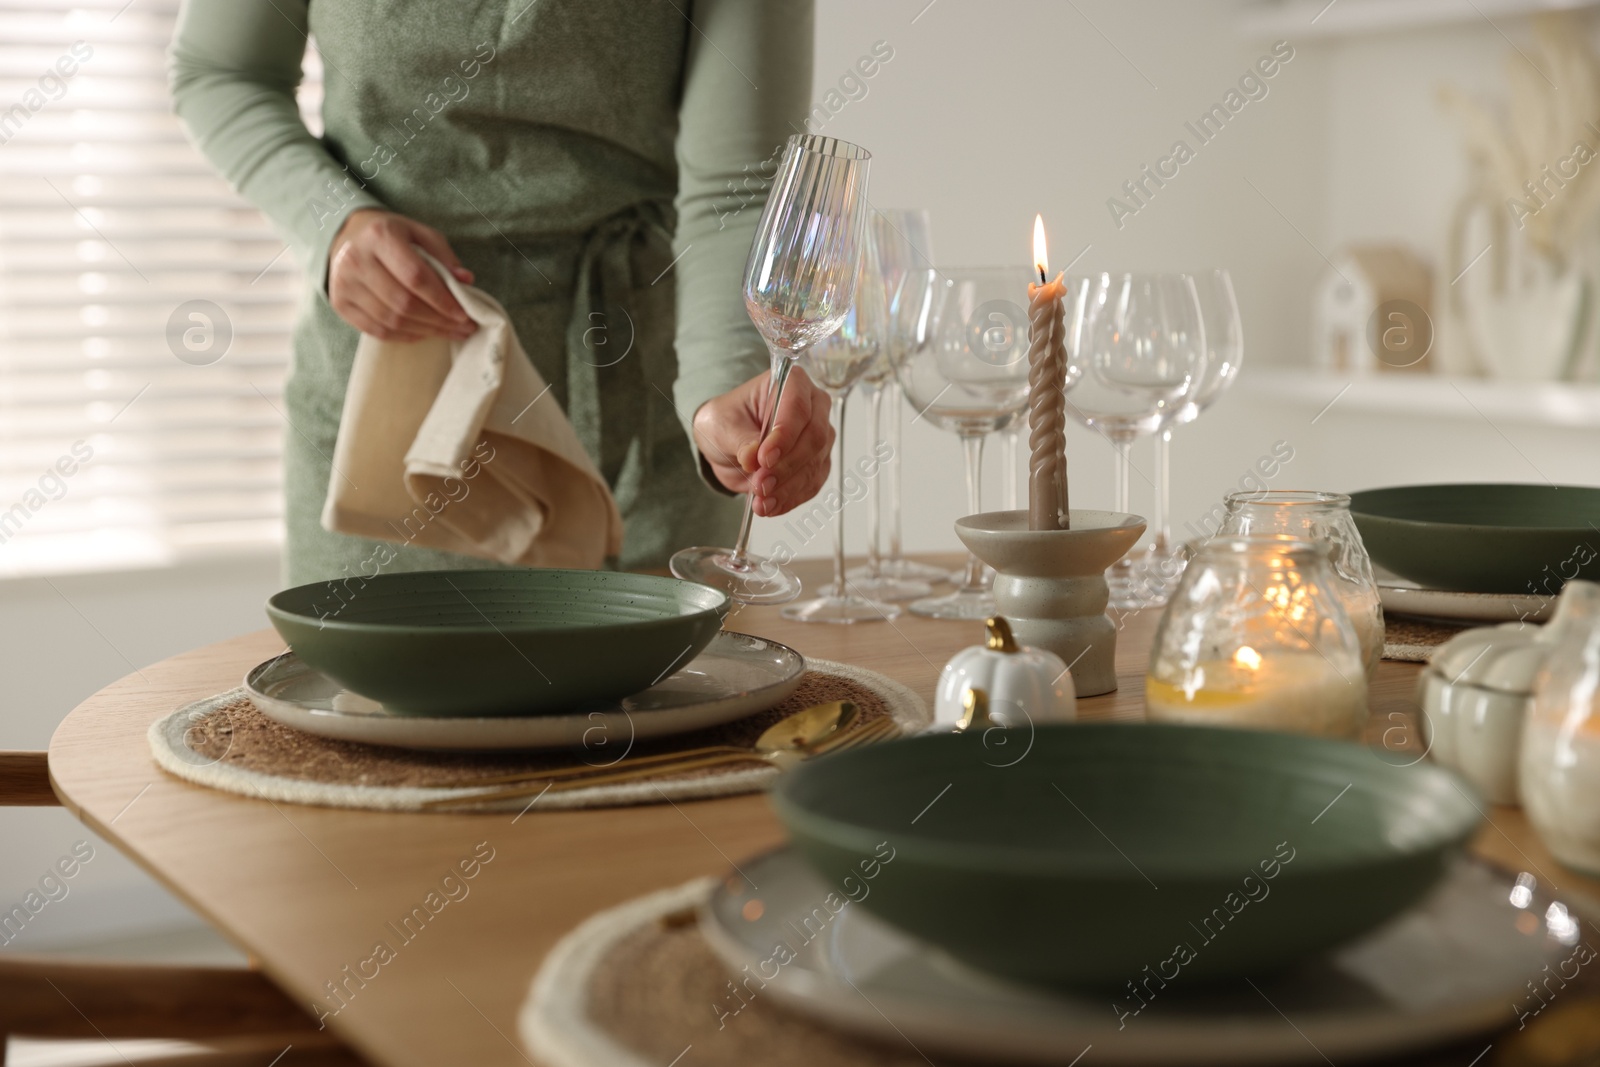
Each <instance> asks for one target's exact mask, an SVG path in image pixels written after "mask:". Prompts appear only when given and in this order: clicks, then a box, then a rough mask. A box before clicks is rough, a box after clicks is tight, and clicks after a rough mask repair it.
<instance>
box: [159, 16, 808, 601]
mask: <svg viewBox="0 0 1600 1067" xmlns="http://www.w3.org/2000/svg"><path fill="white" fill-rule="evenodd" d="M811 32H812V31H811V3H810V0H666V2H665V3H663V2H661V0H477V2H452V3H448V4H441V3H437V2H435V0H337V2H332V0H319V2H317V3H315V4H312V3H311V2H310V0H185V3H184V6H183V10H182V14H181V15H180V18H179V22H178V31H177V36H176V39H175V41H174V43H173V48H172V61H171V62H172V92H173V98H174V100H175V101H176V109H177V112H178V114H179V115H180V116H181V118H182V119H183V121H184V123H185V124H186V126H187V127H188V129H189V132H190V135H191V137H193V138H194V140H195V141H196V143H197V144H198V145H199V146H200V148H201V150H202V151H203V152H205V153H206V155H207V156H208V157H209V158H210V159H211V161H212V162H213V163H214V164H215V165H216V166H217V167H218V168H219V169H220V170H221V171H222V173H223V174H224V175H225V176H226V177H227V178H228V180H229V181H230V182H232V183H233V185H234V186H235V187H236V188H237V189H238V190H239V191H240V192H241V193H242V194H243V195H244V196H245V197H247V198H248V199H250V200H251V201H252V202H253V203H255V204H256V205H257V206H258V207H260V208H261V210H262V211H264V212H265V213H266V214H267V215H268V217H269V218H271V219H272V221H273V222H274V223H275V224H276V225H277V226H278V228H279V229H280V230H281V231H282V232H283V233H284V234H285V235H286V236H287V238H288V239H289V241H290V242H291V244H292V245H293V246H295V248H296V249H297V251H298V252H299V253H300V255H301V256H302V257H303V259H304V262H305V264H306V274H307V277H308V278H309V280H310V282H311V294H310V296H309V298H308V300H307V301H306V303H305V305H304V307H303V310H302V312H301V315H300V318H299V322H298V323H297V326H296V330H295V341H294V362H293V368H292V371H291V374H290V377H289V381H288V384H287V386H286V395H285V401H286V404H287V409H288V410H287V416H288V421H289V423H290V429H289V430H288V431H287V432H286V435H285V441H286V445H285V481H286V485H287V497H288V499H287V527H288V539H287V546H286V559H287V564H286V565H287V575H288V580H289V581H290V582H291V583H293V584H299V583H304V582H310V581H316V580H320V579H326V578H334V577H338V576H340V575H342V574H351V573H356V571H357V567H358V566H359V562H360V561H362V560H368V559H371V558H372V557H373V554H374V550H375V549H376V548H377V547H378V546H377V545H376V544H375V543H373V542H369V541H364V540H362V539H359V538H354V537H347V536H344V535H340V534H335V533H331V532H329V531H326V530H323V529H322V528H321V526H320V524H319V521H318V520H319V516H320V514H321V510H322V503H323V498H324V495H325V493H326V492H327V487H328V479H329V476H330V473H331V471H330V459H329V457H330V456H332V454H333V449H334V441H335V438H336V436H337V433H338V425H339V415H340V411H341V409H342V407H343V403H344V391H345V386H346V383H347V381H348V379H349V374H350V367H351V362H352V360H353V358H354V354H355V348H356V342H357V339H358V336H359V334H360V333H368V334H371V335H373V336H374V337H378V338H380V339H396V340H417V339H420V338H423V337H428V336H440V335H443V336H450V337H465V336H468V335H469V334H470V333H471V331H472V330H474V329H475V328H476V327H475V325H474V324H473V323H472V322H471V321H470V320H469V319H468V318H467V317H466V315H465V313H464V312H463V311H462V309H461V307H460V306H459V305H458V304H457V303H456V301H455V299H454V298H453V297H452V296H451V295H450V293H449V290H448V288H447V287H446V286H445V285H444V284H443V282H442V281H441V280H440V279H439V277H438V276H437V275H436V274H435V273H433V272H432V270H430V269H429V268H428V267H427V266H426V264H425V263H424V261H423V260H422V258H421V257H420V256H419V255H418V254H417V252H416V251H415V248H414V247H413V246H420V247H421V248H423V249H426V250H427V251H428V252H429V253H431V254H432V255H433V256H434V257H435V258H436V259H438V260H439V261H440V262H441V263H443V264H445V265H446V266H447V267H448V268H449V269H450V270H451V271H452V272H453V273H454V274H455V276H456V277H457V278H458V279H460V280H461V281H463V282H467V283H470V284H473V285H477V286H479V287H480V288H482V289H484V290H485V291H487V292H488V293H489V294H490V295H492V296H494V297H495V298H496V299H497V300H499V302H500V303H501V304H502V305H504V306H505V308H506V309H507V311H508V312H509V314H510V316H511V319H512V324H513V325H514V326H515V328H516V330H517V334H518V337H519V338H520V339H521V341H522V344H523V347H524V348H525V349H526V350H527V351H528V353H529V356H530V358H531V359H532V360H533V362H534V364H535V366H536V367H537V369H538V371H539V373H540V374H541V375H542V376H543V377H544V380H545V381H546V382H548V383H549V384H550V386H551V394H552V396H553V397H554V398H555V399H556V400H557V401H558V402H559V403H560V404H561V405H562V407H563V409H564V410H565V411H566V412H567V415H568V417H569V418H570V419H571V420H572V423H573V425H574V427H575V428H576V429H577V431H578V435H579V438H580V439H581V440H582V441H583V442H584V444H585V446H586V447H587V449H588V451H589V453H590V455H591V456H592V457H593V458H594V460H595V462H596V464H597V465H598V467H599V469H600V471H601V473H602V474H603V475H604V476H605V478H606V480H607V481H608V482H609V483H610V485H611V487H612V491H613V492H614V494H615V495H616V499H617V504H618V506H619V508H620V509H621V512H622V516H623V520H624V529H625V536H624V543H623V552H622V556H621V558H620V560H619V561H618V563H619V564H620V565H621V566H624V567H637V566H661V565H662V564H663V563H664V562H665V561H666V559H667V557H668V556H670V555H671V553H672V552H673V551H674V550H675V549H677V548H680V547H683V546H685V545H690V544H707V543H711V544H717V543H727V541H728V539H729V538H731V537H732V536H733V534H734V530H735V527H736V524H737V519H738V513H739V503H738V502H737V501H736V500H735V499H734V498H733V494H735V493H743V492H754V493H755V494H756V513H757V514H758V515H777V514H781V513H783V512H785V511H787V510H789V509H790V508H792V507H794V506H796V505H797V504H800V503H802V502H804V501H805V500H808V499H810V497H811V496H813V495H814V494H815V493H816V491H817V490H818V488H820V486H821V485H822V482H823V480H824V478H825V477H826V475H827V470H828V451H829V448H830V447H831V442H832V439H833V434H832V430H831V429H830V428H829V426H828V421H827V417H828V405H827V400H826V396H825V394H823V393H821V391H820V390H818V389H817V388H816V387H815V386H814V385H812V384H811V383H810V382H809V381H807V380H805V379H804V376H803V375H799V374H796V375H795V376H793V377H792V379H791V382H790V385H789V388H788V389H787V390H786V391H785V396H784V399H783V405H782V408H781V410H780V411H779V414H778V418H777V422H776V424H775V426H774V429H773V432H772V434H771V435H770V436H769V437H768V438H767V439H766V440H765V441H764V442H763V441H761V440H759V438H760V426H761V419H762V415H763V413H764V405H765V402H766V375H765V373H763V369H764V368H765V367H766V365H767V356H766V350H765V348H764V346H763V344H762V342H761V339H760V336H759V335H758V334H757V333H756V332H755V329H754V327H752V326H751V324H750V321H749V319H748V317H747V315H746V313H745V311H744V307H743V304H742V299H741V293H740V283H741V276H742V273H743V267H744V261H745V257H746V254H747V253H748V251H749V248H750V243H751V239H752V237H753V235H754V232H755V226H756V222H757V219H758V218H759V216H760V213H761V207H762V202H763V200H764V198H765V195H766V189H767V176H769V175H770V174H771V172H772V168H771V162H772V161H774V160H775V154H776V152H777V151H778V149H779V148H780V147H781V145H782V143H783V141H784V140H785V138H786V137H787V136H788V135H789V134H791V133H793V132H794V131H795V130H798V129H801V128H803V124H804V120H805V115H806V110H807V107H808V96H809V93H810V72H811ZM308 34H310V35H311V36H313V37H314V38H315V40H316V46H317V50H318V52H319V53H320V54H321V56H322V60H323V67H324V77H323V87H324V94H325V100H324V103H323V108H322V121H323V124H324V126H325V133H324V135H323V136H322V137H321V138H320V139H319V138H317V137H315V136H313V135H312V133H311V132H310V131H309V130H308V129H307V128H306V126H305V125H304V123H303V122H302V121H301V118H300V114H299V112H298V110H297V108H296V104H295V96H294V94H295V88H296V86H297V85H298V83H299V81H300V78H301V60H302V57H303V55H304V53H305V50H306V40H307V35H308ZM685 435H687V436H688V437H689V441H685V439H684V438H685ZM691 443H692V444H691ZM463 566H478V567H486V566H492V564H489V563H486V562H484V561H482V560H472V559H467V558H464V557H460V556H454V555H451V554H448V553H444V552H438V551H433V550H428V549H422V548H418V547H415V546H405V547H402V548H399V549H398V555H397V558H396V559H395V561H394V563H393V564H391V569H395V570H402V569H403V570H425V569H440V568H447V567H463Z"/></svg>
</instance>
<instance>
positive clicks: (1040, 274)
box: [1035, 264, 1045, 285]
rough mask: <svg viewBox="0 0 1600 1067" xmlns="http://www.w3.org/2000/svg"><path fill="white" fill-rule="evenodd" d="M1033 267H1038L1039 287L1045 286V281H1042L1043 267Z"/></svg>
mask: <svg viewBox="0 0 1600 1067" xmlns="http://www.w3.org/2000/svg"><path fill="white" fill-rule="evenodd" d="M1035 266H1038V267H1039V284H1040V285H1044V284H1045V280H1044V267H1043V266H1040V265H1039V264H1035Z"/></svg>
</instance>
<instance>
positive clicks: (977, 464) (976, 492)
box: [961, 433, 984, 593]
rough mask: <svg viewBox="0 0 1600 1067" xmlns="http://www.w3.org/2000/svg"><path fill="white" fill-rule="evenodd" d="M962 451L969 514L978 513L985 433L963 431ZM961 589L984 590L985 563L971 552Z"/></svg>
mask: <svg viewBox="0 0 1600 1067" xmlns="http://www.w3.org/2000/svg"><path fill="white" fill-rule="evenodd" d="M961 451H962V455H963V458H965V459H966V461H967V514H969V515H976V514H978V513H979V512H981V511H982V510H983V434H981V433H963V434H962V435H961ZM961 591H962V592H964V593H981V592H983V591H984V588H983V564H982V563H980V562H978V557H977V556H974V555H973V554H972V553H971V552H968V553H967V569H966V570H965V571H964V572H963V573H962V576H961Z"/></svg>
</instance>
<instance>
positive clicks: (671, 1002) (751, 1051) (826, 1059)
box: [517, 878, 971, 1067]
mask: <svg viewBox="0 0 1600 1067" xmlns="http://www.w3.org/2000/svg"><path fill="white" fill-rule="evenodd" d="M714 884H715V880H714V879H711V878H701V879H697V880H695V881H693V882H689V883H687V884H685V885H681V886H677V887H676V888H673V889H666V890H662V891H661V892H659V893H652V894H650V895H649V896H645V897H640V898H639V899H637V900H632V901H629V902H628V903H626V904H623V905H621V906H619V907H616V908H612V909H610V910H608V911H603V912H601V913H600V914H598V915H595V916H592V917H591V918H590V919H588V920H587V921H586V922H584V923H583V924H582V925H581V926H579V927H578V928H576V929H575V930H573V931H572V932H571V933H569V934H568V935H567V936H566V937H564V938H562V940H561V942H560V943H559V944H557V945H556V947H555V948H554V949H552V950H551V951H550V954H549V955H548V956H546V957H545V961H544V965H543V966H542V967H540V969H539V974H538V976H537V977H536V978H535V979H534V982H533V988H532V989H531V991H530V992H529V994H528V997H527V999H526V1000H525V1001H524V1002H523V1005H522V1010H521V1012H520V1014H519V1016H518V1019H517V1028H518V1031H519V1033H520V1035H521V1037H522V1040H523V1043H524V1044H525V1045H526V1046H527V1047H528V1050H529V1052H531V1053H532V1054H533V1056H534V1057H535V1058H536V1059H537V1060H538V1061H539V1062H540V1063H544V1064H548V1065H549V1067H601V1065H604V1067H660V1065H661V1064H664V1063H671V1062H673V1058H674V1057H676V1056H680V1055H683V1053H684V1051H685V1049H686V1048H689V1047H692V1048H693V1051H692V1052H690V1053H689V1054H688V1055H687V1056H683V1060H682V1062H683V1063H684V1064H687V1063H689V1062H690V1057H693V1062H694V1063H695V1064H696V1065H698V1067H707V1065H715V1067H723V1065H727V1067H747V1065H748V1064H755V1063H759V1064H761V1067H819V1065H821V1064H826V1065H828V1067H927V1064H928V1063H929V1062H931V1061H929V1060H928V1059H926V1058H925V1057H924V1056H922V1055H921V1054H920V1053H919V1052H917V1051H916V1050H915V1049H914V1048H913V1047H912V1046H911V1045H909V1044H905V1045H900V1046H898V1047H895V1046H890V1045H882V1044H878V1043H877V1042H873V1041H868V1040H864V1039H862V1038H858V1037H855V1036H852V1035H849V1034H845V1033H842V1032H840V1031H837V1030H832V1029H829V1028H828V1027H826V1026H823V1025H821V1024H819V1023H815V1022H812V1021H811V1020H809V1019H806V1018H803V1017H801V1016H798V1015H794V1014H792V1013H790V1012H788V1011H785V1010H784V1009H783V1008H781V1007H778V1006H777V1005H775V1004H774V1003H772V1002H771V1001H766V1000H762V999H761V998H760V997H759V996H758V997H756V998H755V999H753V1000H751V1001H750V1002H749V1003H748V1004H746V1005H745V1006H744V1007H743V1008H742V1009H741V1010H740V1011H739V1013H738V1015H737V1017H735V1018H729V1019H719V1017H718V1013H717V1010H716V1007H717V1005H720V1004H723V1003H724V1002H725V1001H726V999H727V998H728V997H729V996H730V995H731V994H730V993H729V988H730V983H731V981H732V979H733V977H735V976H733V975H730V974H729V972H728V970H727V968H726V967H724V966H723V964H722V962H721V961H720V960H718V959H717V957H716V956H715V955H714V954H713V953H712V951H711V949H710V947H709V946H708V945H707V944H706V942H705V939H704V938H703V937H701V936H700V929H699V926H698V924H697V923H696V921H695V918H694V908H695V907H696V906H697V905H698V904H699V903H700V902H701V901H702V900H704V899H705V898H706V896H707V894H708V893H709V892H710V891H711V888H712V886H713V885H714ZM669 1049H670V1051H668V1050H669ZM937 1062H938V1063H939V1065H940V1067H958V1065H962V1064H967V1063H970V1062H971V1061H968V1060H961V1059H955V1058H953V1057H950V1056H948V1055H944V1054H940V1055H939V1057H938V1061H937Z"/></svg>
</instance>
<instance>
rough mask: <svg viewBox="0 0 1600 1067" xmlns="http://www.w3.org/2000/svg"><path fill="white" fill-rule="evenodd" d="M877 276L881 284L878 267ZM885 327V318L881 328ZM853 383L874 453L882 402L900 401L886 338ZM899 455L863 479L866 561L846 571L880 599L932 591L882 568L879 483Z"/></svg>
mask: <svg viewBox="0 0 1600 1067" xmlns="http://www.w3.org/2000/svg"><path fill="white" fill-rule="evenodd" d="M879 277H880V284H881V278H882V274H881V270H880V275H879ZM890 306H891V307H892V305H890ZM887 328H888V322H887V320H886V321H885V329H887ZM856 385H857V389H858V391H859V392H861V393H863V394H865V396H866V398H867V400H868V402H869V403H871V405H872V450H873V454H874V455H875V456H876V455H877V454H878V450H879V449H880V448H881V447H882V446H884V445H886V444H888V442H887V441H886V440H885V438H884V437H883V432H882V431H883V425H884V405H885V404H886V403H887V404H890V405H893V406H894V408H895V409H896V410H897V411H898V409H899V405H900V387H899V385H898V384H897V383H896V382H895V381H894V362H893V361H892V360H891V359H890V358H889V345H888V342H887V339H886V340H885V343H883V344H881V345H879V346H878V357H877V358H876V359H875V360H873V361H872V364H871V365H870V366H869V367H868V368H867V370H866V372H865V373H864V374H862V376H861V380H860V381H859V382H858V383H856ZM841 425H842V424H841ZM899 459H900V457H899V452H898V450H897V449H895V448H890V450H889V456H888V458H887V459H885V460H882V461H881V462H880V464H879V467H878V473H877V476H876V477H874V478H871V479H869V480H868V481H867V561H866V562H865V563H864V564H862V565H861V566H859V567H852V568H850V571H849V572H848V578H849V580H850V587H851V588H852V589H854V590H855V591H856V592H858V593H860V594H861V595H863V596H866V597H869V598H871V599H873V600H877V601H880V602H885V601H893V600H916V599H917V598H918V597H925V596H927V595H928V594H929V593H931V592H932V591H933V587H932V586H930V585H929V584H928V583H927V582H923V581H918V580H916V579H914V578H893V577H890V576H889V574H888V573H887V572H886V571H885V569H884V561H883V552H882V537H881V536H880V533H881V526H882V523H883V500H884V488H883V483H884V481H885V480H886V479H887V478H889V477H890V471H891V468H893V467H894V465H895V464H897V463H898V462H899ZM897 543H898V542H897ZM919 566H920V564H919Z"/></svg>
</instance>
